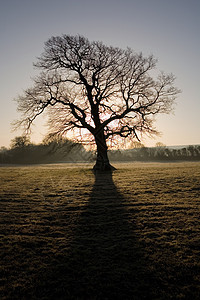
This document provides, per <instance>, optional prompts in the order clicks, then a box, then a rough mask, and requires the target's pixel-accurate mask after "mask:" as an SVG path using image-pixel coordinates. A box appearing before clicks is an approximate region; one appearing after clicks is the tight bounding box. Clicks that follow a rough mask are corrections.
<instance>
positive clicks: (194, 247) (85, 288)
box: [0, 162, 200, 300]
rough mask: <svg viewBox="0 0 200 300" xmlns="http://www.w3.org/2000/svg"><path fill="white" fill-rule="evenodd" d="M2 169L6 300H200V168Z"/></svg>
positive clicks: (0, 221) (1, 254)
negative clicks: (108, 169)
mask: <svg viewBox="0 0 200 300" xmlns="http://www.w3.org/2000/svg"><path fill="white" fill-rule="evenodd" d="M114 166H116V167H117V170H116V171H114V172H113V173H112V174H110V173H107V174H99V173H97V174H94V173H93V172H92V170H91V169H92V165H91V164H75V165H70V164H54V165H36V166H10V167H9V166H6V167H4V166H1V167H0V299H1V300H8V299H9V300H10V299H11V300H14V299H20V300H23V299H27V300H28V299H40V300H44V299H48V300H49V299H52V300H57V299H60V300H61V299H66V300H67V299H69V300H70V299H87V300H90V299H125V300H126V299H200V163H199V162H195V163H193V162H185V163H184V162H180V163H129V164H125V163H121V164H120V163H117V164H114Z"/></svg>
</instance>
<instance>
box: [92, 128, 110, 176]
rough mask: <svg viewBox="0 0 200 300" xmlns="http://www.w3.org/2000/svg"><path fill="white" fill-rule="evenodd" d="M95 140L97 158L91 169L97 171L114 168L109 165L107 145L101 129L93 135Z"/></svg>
mask: <svg viewBox="0 0 200 300" xmlns="http://www.w3.org/2000/svg"><path fill="white" fill-rule="evenodd" d="M95 141H96V145H97V159H96V164H95V165H94V168H93V169H94V170H99V171H112V170H115V168H114V167H113V166H111V165H110V162H109V159H108V147H107V145H106V139H105V135H104V132H103V131H102V132H100V133H98V134H97V135H96V136H95Z"/></svg>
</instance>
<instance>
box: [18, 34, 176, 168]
mask: <svg viewBox="0 0 200 300" xmlns="http://www.w3.org/2000/svg"><path fill="white" fill-rule="evenodd" d="M156 62H157V61H156V60H155V59H154V57H153V56H149V57H143V55H142V54H141V53H139V54H137V53H134V52H133V51H132V50H131V49H129V48H128V49H126V50H122V49H119V48H116V47H108V46H106V45H104V44H103V43H101V42H90V41H89V40H88V39H86V38H85V37H83V36H70V35H63V36H61V37H60V36H57V37H52V38H50V39H49V40H48V41H47V42H46V43H45V49H44V52H43V54H42V55H41V57H40V58H38V61H37V63H36V64H35V66H36V67H37V68H39V69H41V73H40V75H39V76H38V77H37V78H35V80H34V81H35V84H34V87H33V88H30V89H27V90H26V91H25V92H24V95H22V96H20V97H18V99H17V101H18V110H19V112H21V113H22V119H21V120H19V122H20V124H23V125H24V126H25V128H26V130H28V129H29V128H30V126H31V124H32V123H33V121H34V120H35V119H36V117H37V116H39V115H41V114H42V113H43V112H44V111H47V113H48V116H49V124H50V133H51V134H55V135H66V134H67V133H68V132H69V131H73V130H75V132H76V135H77V139H78V137H79V134H80V136H81V137H82V139H84V138H86V133H89V135H90V137H92V139H90V141H93V142H95V143H96V147H97V160H96V164H95V168H96V169H100V170H106V169H110V168H111V166H110V163H109V159H108V155H107V150H108V141H112V140H115V141H116V140H117V139H119V138H122V139H123V138H125V139H127V138H128V139H133V138H137V139H138V140H139V135H140V134H141V133H142V132H144V133H147V134H156V133H157V131H156V130H155V129H154V127H153V120H154V116H155V115H156V114H158V113H169V112H170V111H171V109H172V104H173V102H174V100H175V98H176V95H177V94H178V93H179V90H178V89H177V88H176V87H174V85H173V84H174V76H173V75H172V74H164V73H163V72H161V73H160V74H159V75H158V76H157V78H156V79H154V76H152V75H150V72H151V71H153V72H154V73H155V68H156Z"/></svg>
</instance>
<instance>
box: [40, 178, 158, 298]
mask: <svg viewBox="0 0 200 300" xmlns="http://www.w3.org/2000/svg"><path fill="white" fill-rule="evenodd" d="M124 202H125V200H124V198H123V196H122V195H121V194H120V193H119V192H118V191H117V188H116V186H115V185H114V183H113V179H112V173H106V174H105V173H104V174H102V173H96V174H95V183H94V187H93V190H92V192H91V195H90V200H89V203H88V205H87V206H86V207H85V208H84V209H83V211H82V213H81V215H80V218H79V220H78V226H77V228H76V232H75V238H74V240H73V241H72V243H71V246H70V247H71V248H70V250H69V253H68V255H67V256H65V257H61V260H60V264H59V266H54V267H53V269H52V270H51V271H53V272H52V275H51V278H50V282H54V283H55V286H54V285H51V286H50V287H48V288H47V290H48V291H47V294H46V295H48V299H88V300H89V299H146V298H152V297H151V290H150V287H151V280H152V277H151V274H150V273H149V272H147V269H146V263H145V260H144V257H143V250H142V249H141V246H140V245H139V243H138V240H137V237H135V236H134V234H133V232H132V230H131V224H130V223H129V220H128V212H127V210H126V209H125V205H124ZM52 276H53V278H52ZM53 286H54V287H53ZM40 296H41V295H40Z"/></svg>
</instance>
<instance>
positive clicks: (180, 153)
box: [109, 145, 200, 161]
mask: <svg viewBox="0 0 200 300" xmlns="http://www.w3.org/2000/svg"><path fill="white" fill-rule="evenodd" d="M109 157H110V160H114V161H118V160H120V161H179V160H182V161H183V160H185V161H198V160H200V145H197V146H187V147H183V148H179V149H176V148H168V147H166V146H163V145H160V146H159V145H158V146H157V147H150V148H148V147H145V146H143V145H141V147H137V148H134V149H128V150H115V151H110V152H109Z"/></svg>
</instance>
